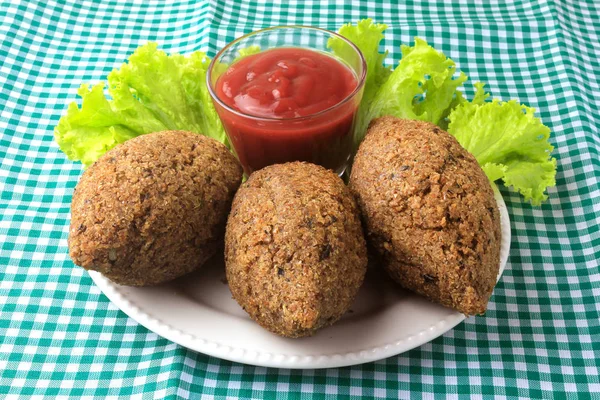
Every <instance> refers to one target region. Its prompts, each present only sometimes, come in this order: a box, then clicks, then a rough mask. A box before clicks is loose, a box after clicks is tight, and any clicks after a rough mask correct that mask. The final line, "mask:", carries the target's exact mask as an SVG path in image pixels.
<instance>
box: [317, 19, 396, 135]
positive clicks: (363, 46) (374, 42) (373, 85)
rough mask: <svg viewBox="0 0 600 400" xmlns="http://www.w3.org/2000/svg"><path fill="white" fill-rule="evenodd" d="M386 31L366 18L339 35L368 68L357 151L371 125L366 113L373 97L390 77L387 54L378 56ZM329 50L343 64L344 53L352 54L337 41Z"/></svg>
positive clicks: (359, 117) (358, 122)
mask: <svg viewBox="0 0 600 400" xmlns="http://www.w3.org/2000/svg"><path fill="white" fill-rule="evenodd" d="M385 29H387V25H385V24H374V23H373V20H372V19H370V18H368V19H363V20H361V21H359V22H358V24H357V25H352V24H346V25H344V26H342V27H341V28H340V30H339V32H338V33H339V34H340V35H342V36H343V37H345V38H346V39H348V40H350V41H351V42H352V43H354V44H355V45H356V47H358V49H359V50H360V51H361V53H362V54H363V57H364V58H365V62H366V64H367V76H366V77H365V86H364V90H363V97H362V101H361V103H360V106H359V109H358V112H357V115H356V121H355V131H354V132H355V136H354V139H355V144H356V146H357V147H358V144H359V143H360V141H361V140H362V139H363V137H364V135H365V132H366V130H367V126H368V125H369V122H370V121H371V119H370V118H369V117H368V115H367V113H368V109H369V106H370V104H371V102H372V101H373V97H374V96H375V94H376V93H377V91H378V90H379V87H380V86H381V85H383V83H384V82H385V81H386V80H387V79H388V77H389V76H390V74H391V68H390V67H386V66H384V65H383V62H384V61H385V58H386V57H387V54H388V53H387V51H386V52H384V53H380V52H379V44H380V43H381V41H382V40H383V31H384V30H385ZM329 47H330V48H331V49H332V50H333V52H334V53H335V54H336V55H337V56H338V57H340V58H341V59H342V60H345V59H347V58H348V56H347V55H346V53H347V52H349V51H352V49H351V48H350V46H348V45H345V46H344V45H343V42H342V41H341V40H339V39H336V38H333V39H332V40H330V41H329Z"/></svg>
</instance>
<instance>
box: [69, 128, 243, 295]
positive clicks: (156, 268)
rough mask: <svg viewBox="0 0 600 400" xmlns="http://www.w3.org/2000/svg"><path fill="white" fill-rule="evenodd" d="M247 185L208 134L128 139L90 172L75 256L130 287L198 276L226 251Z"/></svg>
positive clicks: (83, 184)
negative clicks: (240, 192)
mask: <svg viewBox="0 0 600 400" xmlns="http://www.w3.org/2000/svg"><path fill="white" fill-rule="evenodd" d="M241 180H242V168H241V166H240V165H239V163H238V162H237V160H236V159H235V157H234V156H233V155H232V154H231V153H230V152H229V150H227V148H226V147H225V146H224V145H223V144H221V143H219V142H217V141H216V140H214V139H211V138H208V137H206V136H202V135H198V134H195V133H191V132H184V131H164V132H157V133H151V134H148V135H142V136H138V137H136V138H134V139H131V140H128V141H127V142H125V143H124V144H122V145H119V146H117V147H115V148H114V149H112V150H110V151H108V152H107V153H106V154H104V155H103V156H102V157H101V158H100V159H99V160H98V161H96V162H95V163H94V164H93V165H92V166H90V167H89V168H88V169H87V170H86V171H85V172H84V173H83V176H82V177H81V180H80V181H79V183H78V185H77V187H76V189H75V192H74V194H73V201H72V204H71V213H72V216H71V227H70V230H69V254H70V256H71V258H72V259H73V262H74V263H75V264H77V265H80V266H82V267H83V268H85V269H88V270H94V271H99V272H101V273H102V274H104V275H105V276H106V277H107V278H109V279H111V280H112V281H114V282H116V283H119V284H122V285H131V286H147V285H155V284H159V283H162V282H166V281H169V280H172V279H175V278H177V277H180V276H182V275H184V274H187V273H189V272H192V271H194V270H195V269H197V268H199V267H200V266H201V265H202V264H203V263H204V262H205V261H206V260H207V259H208V258H210V257H211V256H212V255H213V254H214V253H215V251H216V250H217V249H218V248H219V247H220V246H221V245H222V242H223V237H224V230H225V222H226V220H227V213H228V212H229V210H230V206H231V201H232V199H233V195H234V194H235V191H236V190H237V188H238V187H239V185H240V183H241Z"/></svg>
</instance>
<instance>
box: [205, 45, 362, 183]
mask: <svg viewBox="0 0 600 400" xmlns="http://www.w3.org/2000/svg"><path fill="white" fill-rule="evenodd" d="M357 85H358V80H357V77H356V75H355V74H354V72H353V71H352V70H351V69H350V68H349V67H347V66H346V65H345V64H343V63H341V62H340V61H338V60H337V59H335V58H333V57H331V56H328V55H326V54H323V53H319V52H317V51H314V50H308V49H303V48H292V47H290V48H278V49H271V50H266V51H263V52H260V53H257V54H253V55H250V56H247V57H245V58H243V59H242V60H240V61H238V62H236V63H234V64H233V65H231V66H230V67H229V68H228V69H227V71H226V72H225V73H223V75H221V76H220V77H219V78H218V80H217V82H216V87H215V91H216V95H217V97H218V98H219V99H220V100H221V101H222V102H223V103H224V104H226V105H227V106H228V107H229V109H230V110H228V109H227V108H225V107H222V106H220V105H219V104H216V106H217V111H218V112H219V116H220V117H221V120H222V121H223V125H224V126H225V129H226V130H227V133H228V136H229V138H230V140H231V142H232V144H233V147H234V149H235V152H236V154H237V156H238V158H239V160H240V162H241V163H242V166H243V167H244V170H245V172H246V173H247V174H250V173H251V172H252V171H255V170H257V169H260V168H262V167H264V166H267V165H270V164H276V163H282V162H287V161H295V160H300V161H309V162H313V163H317V164H321V165H323V166H325V167H327V168H330V169H333V170H338V172H339V170H340V169H342V170H343V168H344V167H345V165H346V163H347V161H348V157H349V155H350V151H351V149H352V124H353V119H354V114H355V113H356V109H357V107H358V102H357V101H353V99H349V97H350V96H351V95H352V94H353V93H354V92H355V90H356V88H357ZM358 100H360V98H359V99H358ZM231 110H234V111H235V112H232V111H231Z"/></svg>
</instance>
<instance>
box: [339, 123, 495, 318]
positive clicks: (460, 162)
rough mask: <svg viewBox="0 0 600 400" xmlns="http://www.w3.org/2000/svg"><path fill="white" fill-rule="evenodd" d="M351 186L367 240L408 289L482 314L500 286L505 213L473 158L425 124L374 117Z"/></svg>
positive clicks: (462, 309) (442, 133) (431, 126)
mask: <svg viewBox="0 0 600 400" xmlns="http://www.w3.org/2000/svg"><path fill="white" fill-rule="evenodd" d="M350 187H351V189H352V191H353V192H354V194H355V195H356V198H357V199H358V204H359V207H360V208H361V212H362V217H363V220H364V223H365V228H366V230H367V241H368V242H369V244H370V245H371V246H372V247H373V248H374V249H375V250H376V252H377V253H378V254H379V255H380V256H381V260H382V262H383V264H384V266H385V269H386V270H387V272H388V273H389V275H390V276H391V277H392V278H393V279H394V280H395V281H397V282H398V283H400V285H402V286H403V287H405V288H407V289H410V290H413V291H415V292H417V293H420V294H422V295H425V296H426V297H428V298H429V299H431V300H432V301H434V302H437V303H440V304H443V305H445V306H448V307H452V308H454V309H456V310H458V311H460V312H462V313H464V314H471V315H472V314H481V313H483V312H485V310H486V307H487V302H488V299H489V297H490V295H491V294H492V290H493V288H494V285H495V283H496V276H497V274H498V269H499V257H500V215H499V212H498V207H497V204H496V201H495V199H494V193H493V191H492V188H491V185H490V182H489V181H488V179H487V177H486V175H485V174H484V172H483V171H482V170H481V168H480V167H479V165H478V164H477V161H476V160H475V158H474V157H473V156H472V155H471V154H470V153H468V152H467V151H466V150H465V149H463V148H462V147H461V145H460V144H459V143H458V142H457V141H456V140H455V139H454V138H453V137H452V136H451V135H449V134H448V133H447V132H444V131H443V130H441V129H439V128H438V127H437V126H435V125H433V124H431V123H427V122H421V121H410V120H401V119H398V118H394V117H389V116H388V117H382V118H379V119H377V120H375V121H373V122H372V123H371V125H370V127H369V131H368V133H367V136H366V138H365V140H364V142H363V143H362V144H361V146H360V148H359V151H358V153H357V155H356V158H355V161H354V166H353V168H352V175H351V178H350Z"/></svg>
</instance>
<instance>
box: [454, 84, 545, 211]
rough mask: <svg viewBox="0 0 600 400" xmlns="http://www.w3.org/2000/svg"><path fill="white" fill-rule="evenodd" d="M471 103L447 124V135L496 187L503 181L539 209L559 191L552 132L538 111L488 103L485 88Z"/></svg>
mask: <svg viewBox="0 0 600 400" xmlns="http://www.w3.org/2000/svg"><path fill="white" fill-rule="evenodd" d="M476 88H477V91H476V94H475V97H474V99H473V101H472V102H463V103H462V104H460V105H459V106H458V107H457V108H456V109H454V110H453V111H452V112H451V113H450V115H449V116H448V119H449V120H450V124H449V126H448V132H449V133H450V134H451V135H453V136H454V137H455V138H456V139H457V140H458V141H459V142H460V144H461V145H462V146H463V147H464V148H465V149H467V150H468V151H469V152H470V153H471V154H473V155H474V156H475V158H476V159H477V161H478V162H479V165H481V166H482V168H483V170H484V172H485V173H486V174H487V176H488V178H489V179H490V180H491V181H495V180H497V179H502V180H503V181H504V184H505V185H506V186H512V187H514V188H515V189H516V190H518V191H519V193H521V194H522V195H523V196H524V197H525V200H530V201H531V203H532V204H533V205H540V204H541V202H542V201H544V200H546V199H547V198H548V196H547V195H546V194H545V193H544V192H545V191H546V188H547V187H549V186H554V185H555V183H556V181H555V176H556V159H554V158H552V157H551V156H550V153H551V152H552V150H553V147H552V145H551V144H550V143H549V142H548V138H549V137H550V129H549V128H548V127H547V126H545V125H543V124H542V122H541V121H540V120H539V119H538V118H536V117H535V116H534V112H535V110H534V109H533V108H530V107H527V106H525V105H522V104H519V103H518V102H517V101H515V100H511V101H507V102H501V101H499V100H496V99H494V100H493V101H492V102H487V103H486V102H485V98H486V97H487V95H486V94H485V92H484V90H483V84H481V83H479V84H476Z"/></svg>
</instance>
